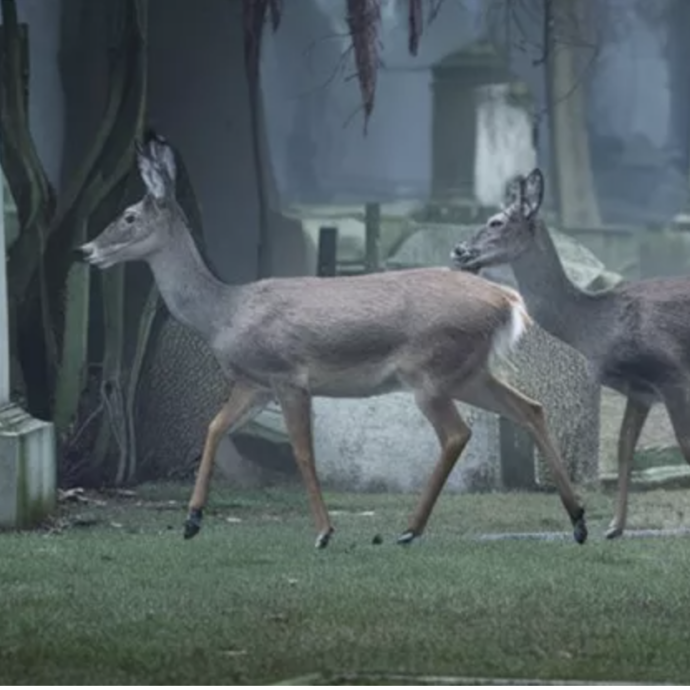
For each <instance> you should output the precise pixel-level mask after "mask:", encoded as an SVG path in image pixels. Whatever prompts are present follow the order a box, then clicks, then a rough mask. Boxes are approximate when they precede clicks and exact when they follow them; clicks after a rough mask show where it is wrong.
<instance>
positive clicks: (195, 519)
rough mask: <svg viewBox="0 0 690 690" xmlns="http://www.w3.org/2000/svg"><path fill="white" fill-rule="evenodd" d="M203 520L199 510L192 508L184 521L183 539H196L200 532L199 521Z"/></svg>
mask: <svg viewBox="0 0 690 690" xmlns="http://www.w3.org/2000/svg"><path fill="white" fill-rule="evenodd" d="M202 519H203V513H202V510H201V508H192V510H190V511H189V515H187V519H186V520H185V521H184V538H185V539H191V538H192V537H196V535H197V534H199V531H200V530H201V520H202Z"/></svg>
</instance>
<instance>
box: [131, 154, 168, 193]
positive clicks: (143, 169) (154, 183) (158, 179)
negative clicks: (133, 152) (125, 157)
mask: <svg viewBox="0 0 690 690" xmlns="http://www.w3.org/2000/svg"><path fill="white" fill-rule="evenodd" d="M137 165H138V166H139V174H140V175H141V180H142V182H143V183H144V185H145V186H146V189H147V191H148V192H149V194H151V196H152V197H153V198H154V199H157V200H161V199H163V198H164V197H165V191H166V185H165V179H164V177H163V175H162V174H161V171H160V169H159V167H158V166H157V165H156V163H155V162H154V161H153V160H152V159H151V157H150V154H149V152H147V151H146V150H145V149H144V147H143V146H142V145H141V143H140V142H137Z"/></svg>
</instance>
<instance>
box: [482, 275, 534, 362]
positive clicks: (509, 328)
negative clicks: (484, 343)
mask: <svg viewBox="0 0 690 690" xmlns="http://www.w3.org/2000/svg"><path fill="white" fill-rule="evenodd" d="M501 287H502V288H503V290H505V292H506V294H507V296H508V301H509V302H510V318H509V319H508V320H507V321H506V323H505V324H504V325H503V326H502V327H501V328H499V329H498V330H497V331H496V332H495V333H494V340H493V343H492V346H491V357H492V359H498V360H501V361H502V360H505V359H506V358H507V357H508V355H509V354H510V353H511V352H512V351H513V349H514V348H515V346H516V345H517V344H518V342H520V338H522V336H523V334H524V332H525V331H526V330H527V328H528V327H529V326H530V325H531V324H532V323H533V321H532V317H531V316H530V315H529V313H528V311H527V306H526V305H525V302H524V300H523V299H522V296H521V295H520V293H519V292H517V291H516V290H513V289H512V288H509V287H506V286H503V285H502V286H501Z"/></svg>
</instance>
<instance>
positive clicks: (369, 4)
mask: <svg viewBox="0 0 690 690" xmlns="http://www.w3.org/2000/svg"><path fill="white" fill-rule="evenodd" d="M297 1H298V0H295V2H297ZM301 1H302V2H304V1H305V0H301ZM426 2H427V3H428V5H429V21H431V20H432V19H433V18H434V17H435V16H436V14H437V13H438V10H439V7H440V5H441V2H442V0H426ZM423 4H424V0H408V12H407V16H408V49H409V51H410V54H411V55H417V51H418V49H419V38H420V36H421V34H422V30H423V24H424V19H423V12H422V7H423ZM282 11H283V0H243V12H244V51H245V61H246V69H247V78H248V79H249V80H250V82H253V81H255V80H258V78H259V65H260V59H261V36H262V33H263V27H264V24H265V23H266V19H267V15H270V21H271V26H272V28H273V30H274V31H275V30H277V28H278V26H279V25H280V19H281V16H282ZM346 12H347V16H346V19H347V25H348V27H349V30H350V40H351V46H350V50H352V53H353V54H354V58H355V68H356V76H357V81H358V82H359V89H360V92H361V94H362V109H363V110H364V131H365V132H366V129H367V124H368V122H369V117H370V116H371V113H372V112H373V110H374V100H375V96H376V80H377V75H378V68H379V65H380V59H379V42H378V31H379V27H380V24H381V7H380V0H346Z"/></svg>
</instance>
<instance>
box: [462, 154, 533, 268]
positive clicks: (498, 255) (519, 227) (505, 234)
mask: <svg viewBox="0 0 690 690" xmlns="http://www.w3.org/2000/svg"><path fill="white" fill-rule="evenodd" d="M543 197H544V176H543V175H542V172H541V170H539V168H535V169H534V170H532V172H531V173H530V174H529V175H528V176H527V177H523V176H519V177H517V178H516V179H515V180H514V181H513V182H512V183H511V184H510V185H509V186H508V189H507V190H506V198H505V202H504V204H503V209H502V210H501V211H500V212H499V213H497V214H496V215H494V216H492V217H491V218H489V220H488V221H487V222H486V224H485V225H484V226H483V227H481V228H480V229H479V230H477V232H476V233H475V234H474V236H473V237H472V238H470V239H469V240H467V241H466V242H461V243H460V244H458V245H456V247H455V248H454V249H453V251H452V252H451V260H452V262H453V264H454V265H455V266H456V267H457V268H459V269H461V270H463V271H471V272H473V273H477V272H479V271H480V270H481V269H482V268H487V267H489V266H498V265H500V264H508V263H510V262H511V261H513V260H515V259H517V258H518V257H519V256H520V255H521V254H522V253H523V252H525V251H526V250H527V249H528V248H529V246H530V244H531V243H532V242H533V241H534V228H535V225H534V218H535V216H536V214H537V212H538V211H539V207H540V206H541V202H542V199H543Z"/></svg>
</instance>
